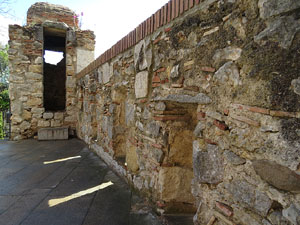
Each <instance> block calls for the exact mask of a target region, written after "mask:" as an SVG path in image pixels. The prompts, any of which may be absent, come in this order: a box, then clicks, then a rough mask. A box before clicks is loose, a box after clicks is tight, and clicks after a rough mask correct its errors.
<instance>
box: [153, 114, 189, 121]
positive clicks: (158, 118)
mask: <svg viewBox="0 0 300 225" xmlns="http://www.w3.org/2000/svg"><path fill="white" fill-rule="evenodd" d="M153 119H154V120H156V121H168V120H175V121H176V120H177V121H188V120H190V117H189V116H181V115H174V116H172V115H161V116H154V117H153Z"/></svg>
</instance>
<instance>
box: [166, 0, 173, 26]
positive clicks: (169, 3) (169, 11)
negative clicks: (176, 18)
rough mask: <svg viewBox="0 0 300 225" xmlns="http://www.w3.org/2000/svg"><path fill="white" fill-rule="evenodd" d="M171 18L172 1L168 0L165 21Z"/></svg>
mask: <svg viewBox="0 0 300 225" xmlns="http://www.w3.org/2000/svg"><path fill="white" fill-rule="evenodd" d="M171 18H172V2H171V1H169V2H168V11H167V23H169V22H170V21H171Z"/></svg>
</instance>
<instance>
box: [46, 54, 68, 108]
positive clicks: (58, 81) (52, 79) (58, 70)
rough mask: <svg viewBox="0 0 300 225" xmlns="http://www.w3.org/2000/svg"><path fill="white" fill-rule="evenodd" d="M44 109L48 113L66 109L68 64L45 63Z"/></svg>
mask: <svg viewBox="0 0 300 225" xmlns="http://www.w3.org/2000/svg"><path fill="white" fill-rule="evenodd" d="M43 74H44V80H43V85H44V108H45V110H46V111H53V112H56V111H64V110H65V108H66V63H65V59H62V61H60V62H59V63H58V64H57V65H52V64H48V63H44V73H43Z"/></svg>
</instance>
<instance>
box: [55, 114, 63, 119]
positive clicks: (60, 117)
mask: <svg viewBox="0 0 300 225" xmlns="http://www.w3.org/2000/svg"><path fill="white" fill-rule="evenodd" d="M63 118H64V113H63V112H55V113H54V119H56V120H62V119H63Z"/></svg>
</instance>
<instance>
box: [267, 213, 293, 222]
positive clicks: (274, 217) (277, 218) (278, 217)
mask: <svg viewBox="0 0 300 225" xmlns="http://www.w3.org/2000/svg"><path fill="white" fill-rule="evenodd" d="M268 220H269V221H270V222H271V224H272V225H289V222H288V221H287V220H286V219H285V218H284V217H283V216H282V212H281V211H274V212H272V213H270V215H269V216H268Z"/></svg>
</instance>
